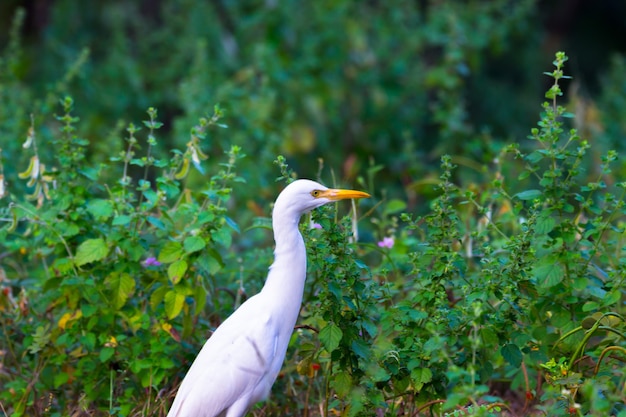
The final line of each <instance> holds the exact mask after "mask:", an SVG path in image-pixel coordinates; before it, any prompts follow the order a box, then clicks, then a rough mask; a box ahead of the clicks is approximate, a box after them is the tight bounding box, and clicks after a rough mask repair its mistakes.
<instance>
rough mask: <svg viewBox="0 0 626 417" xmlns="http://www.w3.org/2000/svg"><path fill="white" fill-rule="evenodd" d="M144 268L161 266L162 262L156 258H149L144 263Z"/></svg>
mask: <svg viewBox="0 0 626 417" xmlns="http://www.w3.org/2000/svg"><path fill="white" fill-rule="evenodd" d="M143 266H146V267H148V266H161V262H159V261H157V258H155V257H154V256H151V257H149V258H147V259H146V260H145V261H143Z"/></svg>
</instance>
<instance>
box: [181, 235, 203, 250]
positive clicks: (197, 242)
mask: <svg viewBox="0 0 626 417" xmlns="http://www.w3.org/2000/svg"><path fill="white" fill-rule="evenodd" d="M183 245H184V247H185V252H186V253H187V254H189V253H193V252H198V251H199V250H202V249H204V247H205V246H206V243H205V241H204V239H202V238H201V237H200V236H189V237H187V238H186V239H185V241H184V242H183Z"/></svg>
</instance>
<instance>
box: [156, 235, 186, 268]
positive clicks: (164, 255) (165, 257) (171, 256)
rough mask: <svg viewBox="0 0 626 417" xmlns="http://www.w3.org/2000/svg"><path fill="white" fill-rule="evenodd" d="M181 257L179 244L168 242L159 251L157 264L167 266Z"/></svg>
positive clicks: (181, 248) (181, 249)
mask: <svg viewBox="0 0 626 417" xmlns="http://www.w3.org/2000/svg"><path fill="white" fill-rule="evenodd" d="M181 256H183V247H182V245H181V244H180V242H176V241H173V240H171V241H169V242H167V243H166V244H165V245H164V246H163V249H161V252H160V253H159V262H161V263H164V264H169V263H172V262H174V261H177V260H179V259H180V258H181Z"/></svg>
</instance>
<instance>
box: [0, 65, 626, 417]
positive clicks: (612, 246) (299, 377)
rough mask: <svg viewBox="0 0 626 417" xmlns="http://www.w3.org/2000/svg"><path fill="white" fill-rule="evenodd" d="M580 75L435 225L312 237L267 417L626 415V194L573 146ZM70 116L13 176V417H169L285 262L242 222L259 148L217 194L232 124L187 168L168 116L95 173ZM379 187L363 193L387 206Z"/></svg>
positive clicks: (382, 216) (0, 242) (233, 154)
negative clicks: (246, 179) (202, 359)
mask: <svg viewBox="0 0 626 417" xmlns="http://www.w3.org/2000/svg"><path fill="white" fill-rule="evenodd" d="M566 60H567V57H566V56H565V54H563V53H557V55H556V60H555V61H554V66H555V68H554V70H553V71H552V72H549V73H546V74H547V75H548V76H549V77H551V79H552V80H553V85H552V86H551V87H550V89H549V90H548V92H547V93H546V99H547V101H546V102H545V103H544V104H543V106H542V112H541V117H540V120H539V122H538V127H536V128H533V129H531V134H530V136H529V140H530V141H529V142H528V141H519V143H516V144H511V145H507V146H502V147H501V148H500V149H498V152H497V157H496V158H494V160H493V161H492V163H491V164H490V165H488V166H485V167H484V170H483V171H482V172H481V175H482V181H481V182H480V183H469V184H462V183H461V182H460V181H457V178H458V175H457V170H458V167H456V166H455V164H454V163H453V159H452V158H451V157H449V156H444V157H442V159H441V173H440V177H439V180H438V181H437V189H436V198H434V199H433V200H432V201H431V204H430V208H429V210H428V211H427V212H426V214H423V215H420V216H418V215H416V214H412V213H409V212H408V211H409V210H408V205H407V204H406V203H405V202H404V201H401V200H397V199H384V198H383V199H381V200H380V201H377V200H376V199H374V200H372V201H369V202H368V201H362V202H359V206H358V207H359V210H358V214H357V207H356V205H355V206H353V213H352V215H350V216H340V215H338V214H337V213H338V210H337V209H336V208H334V207H325V208H321V209H319V210H317V211H316V212H314V213H313V214H312V217H311V218H310V219H309V221H308V222H305V223H304V224H303V225H302V231H303V233H304V235H305V238H306V241H307V246H308V252H309V254H308V256H309V264H310V266H309V272H310V275H309V279H308V283H307V289H306V293H305V302H304V305H303V310H302V317H301V320H300V324H299V327H298V329H297V331H296V332H295V333H294V336H293V338H292V343H291V346H290V350H289V354H288V359H287V361H286V363H285V367H284V371H283V373H282V375H281V377H280V378H279V380H278V381H277V383H276V387H275V389H274V391H273V392H274V394H273V396H272V398H271V399H270V401H269V402H267V403H265V404H262V405H259V406H257V408H256V409H255V410H253V411H252V413H253V414H254V415H298V416H310V415H331V414H332V415H346V416H357V415H364V416H369V415H389V416H393V415H414V416H417V415H423V416H426V415H431V416H445V415H449V416H456V415H473V416H491V415H550V416H571V415H590V416H607V415H615V416H622V417H623V416H625V415H626V410H624V406H623V404H624V398H623V387H624V383H625V380H624V367H623V363H622V361H623V359H624V353H626V350H625V346H624V327H625V325H624V314H625V312H624V311H623V307H622V304H623V302H622V298H623V292H624V285H623V280H624V276H625V275H624V272H625V271H624V264H625V262H624V259H623V257H624V254H623V250H622V248H623V246H624V241H623V239H624V232H625V229H624V217H623V214H624V190H625V183H623V182H619V181H617V180H616V179H615V175H613V172H612V168H613V166H614V165H615V164H616V160H617V153H616V152H613V151H610V152H607V153H606V155H603V156H601V158H600V160H599V162H597V161H596V160H595V159H593V158H589V154H590V149H591V142H590V140H591V139H588V140H585V139H581V138H580V137H579V133H578V131H577V130H575V129H568V127H567V126H568V125H567V122H568V119H570V118H573V114H571V113H569V112H567V111H566V109H565V108H564V107H563V106H562V105H561V104H560V103H559V101H558V98H559V97H560V96H561V95H562V91H561V84H562V80H563V79H565V78H567V77H566V76H564V73H563V70H564V64H565V62H566ZM451 87H453V86H451ZM452 90H453V88H451V91H452ZM60 107H61V112H60V115H59V116H57V117H56V121H50V120H39V119H38V115H33V116H32V117H31V118H30V126H29V128H28V129H27V131H26V132H24V137H25V141H24V142H23V150H22V152H23V153H24V154H27V155H28V160H29V163H28V165H27V166H24V167H22V168H21V169H20V168H19V167H17V166H14V161H16V160H19V158H18V157H17V156H15V157H14V156H13V155H10V157H5V158H4V159H2V160H1V161H0V162H1V163H0V186H1V189H0V197H2V200H0V201H1V203H2V205H0V217H1V218H2V226H0V289H1V292H0V326H1V327H0V329H1V330H0V331H1V334H0V336H1V337H0V340H2V345H0V365H1V367H0V384H1V387H2V389H0V405H2V408H1V410H3V412H4V414H6V415H15V416H21V415H32V416H44V415H46V416H48V415H50V416H61V415H80V414H85V415H120V416H129V415H137V416H138V415H151V416H152V415H165V413H166V410H167V406H168V404H169V403H170V401H171V398H172V395H173V392H175V388H176V384H177V382H178V381H179V380H180V378H181V377H182V376H183V375H184V370H185V369H186V368H187V366H188V364H189V363H190V361H191V359H192V358H193V356H194V355H195V353H196V352H197V351H198V349H199V347H200V345H201V344H202V342H203V341H204V339H205V338H206V337H207V336H208V335H209V334H210V331H211V330H212V329H214V328H215V327H216V326H217V325H218V324H219V323H220V322H221V321H222V320H223V318H224V317H226V316H227V315H228V314H229V313H230V312H232V310H233V308H235V307H236V306H237V305H238V304H239V303H240V302H241V301H242V300H243V298H245V296H246V294H247V292H248V291H250V292H252V290H253V289H255V288H259V287H260V285H262V282H263V279H264V270H265V269H266V268H267V266H268V265H269V262H270V261H271V260H270V256H269V246H268V245H265V246H266V247H268V250H257V251H247V250H244V249H248V248H251V247H254V246H255V245H258V244H262V243H266V239H267V238H266V237H258V236H257V235H254V233H255V231H256V230H257V229H259V228H261V229H263V228H264V227H263V226H264V225H266V221H264V220H262V219H261V220H259V221H258V222H257V223H254V224H252V226H251V227H250V228H247V229H243V228H241V227H239V225H238V223H236V219H233V218H231V217H233V216H232V215H229V213H228V207H229V204H231V203H232V200H233V197H237V187H236V185H237V184H238V183H239V182H243V178H242V177H240V176H239V175H238V174H237V162H238V161H239V159H240V158H242V157H243V152H244V151H245V149H242V148H240V147H238V146H232V147H230V148H228V150H227V151H226V152H225V155H224V156H223V157H222V159H220V161H219V162H217V163H213V160H210V161H209V162H210V166H211V169H210V171H209V172H208V173H207V174H205V175H204V176H201V175H199V173H200V174H204V170H205V169H206V168H205V167H204V166H205V165H207V161H206V159H207V156H206V155H207V154H208V151H207V148H208V147H209V146H208V145H207V142H210V141H209V140H207V137H208V136H209V135H210V132H209V129H212V128H217V127H223V125H221V120H220V119H222V117H223V114H222V111H221V110H220V108H219V107H215V108H214V109H213V112H212V113H210V114H207V115H206V116H205V117H202V118H200V120H199V121H198V123H197V124H196V125H195V126H193V127H192V128H191V129H190V134H189V136H188V140H187V145H186V147H185V149H184V150H173V151H171V153H170V154H169V155H168V156H166V157H161V156H159V155H160V154H159V155H157V154H156V153H155V148H156V147H157V146H158V139H157V138H158V133H159V129H160V128H161V127H162V126H163V125H162V123H161V122H160V121H159V120H158V115H157V111H156V109H154V108H150V109H148V111H147V114H148V117H147V118H146V120H145V121H144V122H143V123H142V125H141V128H140V127H139V126H136V125H134V124H132V123H131V124H129V125H127V127H126V131H125V132H126V133H125V137H124V141H125V142H124V143H125V146H124V149H123V150H122V151H121V152H120V153H119V154H114V155H112V156H110V158H109V159H108V160H105V161H101V162H99V163H97V164H93V163H90V161H89V160H88V158H87V152H88V149H89V146H88V145H89V140H88V138H87V137H85V136H83V135H82V134H81V130H80V120H79V118H78V117H77V114H80V107H78V108H75V103H74V101H73V100H72V98H70V97H64V98H63V99H62V100H61V102H60ZM22 116H24V114H22ZM42 131H43V132H45V134H41V135H40V134H39V132H42ZM41 137H44V138H45V139H46V140H40V138H41ZM277 162H278V165H279V167H280V169H281V174H282V178H283V179H285V178H291V177H292V174H291V173H290V172H289V171H288V168H287V166H286V164H285V162H284V160H283V159H281V158H279V159H278V160H277ZM378 170H379V167H376V166H372V167H370V169H369V171H368V174H367V176H366V178H359V180H358V184H359V185H360V186H361V187H362V188H364V189H365V190H367V191H369V192H370V193H372V194H373V195H378V196H380V195H381V190H378V189H377V188H376V185H375V177H376V172H378ZM5 171H6V172H16V173H17V172H19V175H14V176H12V177H11V178H8V177H7V178H5V177H4V172H5ZM201 178H206V179H207V180H206V181H205V182H202V180H201ZM19 181H22V183H21V184H20V182H19ZM194 184H200V185H198V186H195V185H194ZM24 190H27V192H24ZM256 197H257V198H262V197H263V194H262V193H259V194H258V195H257V196H256ZM235 199H236V198H235ZM241 200H245V198H243V197H242V198H241ZM265 200H271V198H269V197H268V198H265ZM256 204H266V205H269V201H262V202H261V201H256ZM251 206H252V207H253V206H254V205H253V204H251ZM268 214H269V212H267V211H265V212H264V213H263V215H264V216H267V215H268ZM311 225H314V227H311ZM359 230H360V234H361V236H360V237H357V236H356V234H357V231H359ZM234 234H238V236H237V239H236V240H234V239H233V235H234ZM233 243H237V245H234V244H233Z"/></svg>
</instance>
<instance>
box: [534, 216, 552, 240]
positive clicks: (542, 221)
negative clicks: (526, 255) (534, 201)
mask: <svg viewBox="0 0 626 417" xmlns="http://www.w3.org/2000/svg"><path fill="white" fill-rule="evenodd" d="M555 225H556V221H555V220H554V218H553V217H550V216H549V215H541V216H539V217H537V223H536V225H535V231H536V232H537V233H538V234H540V235H547V234H548V233H550V232H551V231H552V230H553V229H554V226H555Z"/></svg>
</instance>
